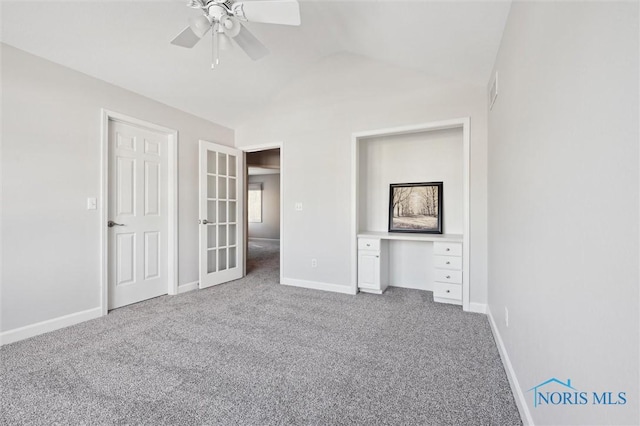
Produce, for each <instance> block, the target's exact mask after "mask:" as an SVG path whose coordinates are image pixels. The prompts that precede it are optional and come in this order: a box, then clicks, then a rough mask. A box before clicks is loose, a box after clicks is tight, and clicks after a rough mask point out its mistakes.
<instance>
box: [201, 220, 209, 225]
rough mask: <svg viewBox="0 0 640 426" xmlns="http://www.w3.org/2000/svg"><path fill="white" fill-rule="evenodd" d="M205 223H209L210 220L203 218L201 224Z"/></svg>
mask: <svg viewBox="0 0 640 426" xmlns="http://www.w3.org/2000/svg"><path fill="white" fill-rule="evenodd" d="M207 223H211V222H209V221H208V220H207V219H205V220H203V221H202V224H203V225H206V224H207Z"/></svg>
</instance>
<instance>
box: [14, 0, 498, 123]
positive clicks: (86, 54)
mask: <svg viewBox="0 0 640 426" xmlns="http://www.w3.org/2000/svg"><path fill="white" fill-rule="evenodd" d="M246 1H251V0H246ZM185 3H186V1H42V2H35V1H2V3H1V6H2V10H1V12H2V34H1V37H2V42H4V43H7V44H9V45H12V46H14V47H17V48H19V49H22V50H25V51H27V52H30V53H33V54H35V55H37V56H41V57H43V58H46V59H48V60H51V61H53V62H56V63H59V64H62V65H65V66H67V67H70V68H73V69H75V70H78V71H81V72H83V73H86V74H89V75H91V76H94V77H96V78H99V79H101V80H105V81H107V82H110V83H113V84H115V85H118V86H120V87H123V88H125V89H128V90H131V91H133V92H136V93H139V94H141V95H144V96H147V97H149V98H152V99H155V100H157V101H160V102H162V103H165V104H168V105H171V106H173V107H176V108H178V109H181V110H183V111H187V112H189V113H192V114H194V115H197V116H200V117H202V118H205V119H207V120H210V121H213V122H217V123H219V124H223V125H227V126H229V127H235V126H237V125H239V124H241V123H242V122H243V120H245V119H246V118H247V117H248V116H250V115H251V114H252V113H253V112H255V111H257V110H259V109H260V108H261V107H263V106H264V105H266V104H268V103H269V101H270V100H271V99H272V98H273V97H274V96H275V95H276V94H277V93H278V92H279V90H281V88H282V87H284V86H285V85H286V84H287V83H288V82H289V81H291V80H292V79H295V78H297V77H298V76H300V75H302V74H304V73H305V72H307V71H308V70H309V69H310V68H311V67H313V66H314V63H317V62H318V61H320V60H322V59H323V58H325V57H327V56H329V55H332V54H335V53H339V52H348V53H352V54H355V55H361V56H365V57H368V58H370V59H373V60H377V61H380V62H384V63H389V64H393V65H396V66H400V67H405V68H409V69H412V70H416V71H419V72H424V73H426V74H429V75H432V76H435V77H439V78H447V79H450V80H452V81H459V82H460V83H465V84H477V85H482V86H484V85H486V84H487V81H488V80H489V73H490V71H491V67H492V65H493V61H494V60H495V55H496V52H497V49H498V45H499V43H500V38H501V35H502V31H503V29H504V25H505V22H506V19H507V15H508V12H509V7H510V2H509V1H495V0H494V1H466V2H460V1H427V0H423V1H420V0H413V1H403V0H387V1H374V0H352V1H304V0H303V1H301V3H300V11H301V20H302V25H301V26H299V27H291V26H281V25H268V24H258V23H247V24H246V26H247V28H248V29H249V30H250V31H251V32H252V33H253V34H254V35H255V36H256V37H258V38H259V39H260V40H261V41H262V42H263V43H264V44H265V45H266V46H267V47H268V49H269V50H270V52H271V54H270V55H269V56H267V57H265V58H264V59H261V60H259V61H257V62H254V61H251V60H250V59H249V58H248V57H247V56H246V55H245V54H244V52H242V51H241V50H240V49H239V48H238V47H237V46H232V47H231V49H230V50H227V51H222V52H221V64H220V65H219V66H218V67H217V68H216V69H215V70H212V69H211V67H210V64H211V39H210V38H208V37H205V39H203V40H201V41H200V43H198V45H196V47H194V48H193V49H184V48H181V47H177V46H173V45H171V44H170V43H169V42H170V41H171V39H172V38H173V37H174V36H175V35H177V34H178V33H179V32H180V31H181V30H182V29H183V28H184V27H185V26H186V25H187V19H188V18H189V17H192V16H198V14H199V13H200V12H199V11H198V10H194V9H190V8H187V7H186V6H185ZM340 71H341V70H336V72H337V73H339V72H340Z"/></svg>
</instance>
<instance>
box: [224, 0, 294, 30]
mask: <svg viewBox="0 0 640 426" xmlns="http://www.w3.org/2000/svg"><path fill="white" fill-rule="evenodd" d="M235 7H237V8H240V9H242V12H243V15H244V17H245V18H246V19H247V20H248V21H250V22H262V23H265V24H281V25H300V6H299V5H298V2H297V0H254V1H247V2H243V3H239V4H238V6H236V4H234V8H235Z"/></svg>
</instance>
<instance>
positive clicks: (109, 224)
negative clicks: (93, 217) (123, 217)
mask: <svg viewBox="0 0 640 426" xmlns="http://www.w3.org/2000/svg"><path fill="white" fill-rule="evenodd" d="M107 226H108V227H109V228H113V227H114V226H124V224H123V223H115V222H114V221H112V220H110V221H109V222H107Z"/></svg>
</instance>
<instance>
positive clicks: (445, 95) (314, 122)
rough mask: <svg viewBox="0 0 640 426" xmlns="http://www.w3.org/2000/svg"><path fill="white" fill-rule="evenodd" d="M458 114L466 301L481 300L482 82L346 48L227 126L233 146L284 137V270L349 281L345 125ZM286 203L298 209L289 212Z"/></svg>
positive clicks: (305, 277)
mask: <svg viewBox="0 0 640 426" xmlns="http://www.w3.org/2000/svg"><path fill="white" fill-rule="evenodd" d="M465 116H470V117H471V210H472V212H473V213H472V217H471V233H472V236H471V258H472V259H473V261H472V264H471V282H472V290H471V301H472V302H477V303H484V302H485V300H486V89H485V88H484V87H469V86H464V85H461V84H454V83H451V82H448V81H442V80H437V79H433V78H430V77H429V76H426V75H424V74H421V73H417V72H413V71H410V70H406V69H400V68H396V67H393V66H389V65H386V64H384V63H381V62H376V61H371V60H368V59H366V58H363V57H358V56H354V55H351V54H347V53H345V54H339V55H334V56H330V57H328V58H326V59H325V60H323V61H320V62H319V63H317V64H315V65H314V66H313V67H312V68H310V69H309V71H308V72H307V73H306V74H304V75H303V76H301V77H300V78H298V79H296V80H294V81H292V82H290V84H289V85H288V86H287V87H285V88H284V89H283V90H282V92H280V94H279V95H278V97H277V98H276V99H275V100H274V102H273V103H272V104H271V105H269V106H267V107H265V109H264V110H262V111H260V113H259V114H258V115H257V116H256V117H255V118H254V119H253V120H251V121H249V122H247V123H246V124H244V125H242V126H241V127H239V128H238V129H236V143H237V145H238V146H248V145H257V144H267V143H273V142H280V141H282V142H283V144H284V149H283V156H284V158H283V165H284V170H283V175H284V176H285V178H284V179H283V185H284V203H283V204H284V211H283V212H282V214H283V215H284V223H285V229H284V235H283V241H281V245H282V246H283V253H284V268H283V276H284V278H285V279H287V278H288V279H293V280H302V281H311V282H319V283H327V284H333V285H335V287H333V288H334V289H340V288H342V289H344V288H346V287H347V286H348V285H349V284H350V281H351V268H352V267H354V266H355V265H351V261H350V259H351V257H350V256H351V245H352V235H351V229H350V224H351V215H352V212H351V199H350V197H351V188H350V179H351V174H350V173H351V151H350V146H351V134H352V133H353V132H357V131H365V130H373V129H380V128H387V127H395V126H401V125H409V124H418V123H426V122H431V121H438V120H445V119H451V118H458V117H465ZM398 167H402V165H398ZM296 202H302V203H303V206H304V207H303V211H295V210H294V205H295V203H296ZM287 253H289V255H288V254H287ZM311 258H316V259H318V267H317V268H311V262H310V260H311Z"/></svg>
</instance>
